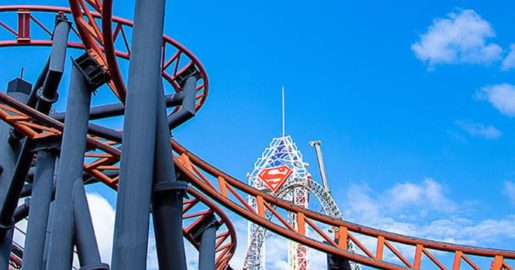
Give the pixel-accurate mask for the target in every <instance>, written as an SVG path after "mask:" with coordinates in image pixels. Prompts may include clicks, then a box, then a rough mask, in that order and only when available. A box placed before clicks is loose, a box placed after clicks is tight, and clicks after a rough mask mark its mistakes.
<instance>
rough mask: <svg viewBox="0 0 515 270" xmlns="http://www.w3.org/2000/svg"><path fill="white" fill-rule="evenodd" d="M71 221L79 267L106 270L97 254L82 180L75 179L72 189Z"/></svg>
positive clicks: (106, 267) (105, 265)
mask: <svg viewBox="0 0 515 270" xmlns="http://www.w3.org/2000/svg"><path fill="white" fill-rule="evenodd" d="M73 219H74V220H73V224H74V229H75V234H74V235H75V243H76V245H77V253H78V255H79V262H80V266H81V267H82V268H84V269H97V270H101V269H102V270H108V269H109V266H108V265H107V264H103V263H102V260H101V259H100V253H99V252H98V244H97V238H96V237H95V230H94V228H93V223H92V221H91V215H90V212H89V205H88V200H87V198H86V191H85V190H84V183H83V182H82V178H78V179H76V180H75V185H74V187H73Z"/></svg>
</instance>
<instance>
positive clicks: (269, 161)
mask: <svg viewBox="0 0 515 270" xmlns="http://www.w3.org/2000/svg"><path fill="white" fill-rule="evenodd" d="M248 181H249V185H251V186H253V187H255V188H256V189H258V190H261V191H264V192H267V193H270V194H272V195H273V196H275V197H277V198H280V199H283V200H287V201H290V202H292V203H293V204H295V205H297V206H299V207H301V208H303V209H308V208H309V202H310V197H311V196H312V195H313V196H314V199H315V200H316V201H318V203H319V205H320V207H321V211H322V212H323V213H324V214H325V215H328V216H331V217H335V218H338V219H342V220H343V214H342V212H341V211H340V209H339V208H338V205H337V204H336V202H335V201H334V199H333V198H332V197H331V194H330V193H329V191H328V190H327V188H325V187H324V186H323V185H322V184H321V183H318V182H316V181H315V180H313V179H312V177H311V174H310V173H309V171H308V164H307V163H305V162H303V160H302V154H301V153H300V151H299V150H298V148H297V146H296V145H295V143H294V142H293V140H292V138H291V137H290V136H283V137H279V138H274V139H273V140H272V142H271V143H270V146H269V147H268V148H266V149H265V151H264V152H263V154H262V155H261V157H260V158H259V159H258V160H257V161H256V163H255V164H254V169H253V171H252V173H250V174H249V176H248ZM248 202H249V204H250V205H251V206H252V207H253V208H254V209H256V210H257V208H258V202H257V201H256V198H255V197H252V196H249V198H248ZM265 214H266V217H267V218H268V219H269V220H271V219H272V216H273V214H272V212H271V211H267V212H266V213H265ZM288 219H289V222H290V224H292V225H293V227H294V228H295V229H296V230H297V231H303V232H304V235H306V236H307V235H308V229H307V228H306V225H305V224H304V227H303V228H299V223H298V222H297V216H296V215H294V214H291V213H290V214H288ZM299 229H300V230H299ZM326 229H327V230H334V229H336V228H326ZM266 236H267V232H266V230H265V229H264V228H262V227H260V226H258V225H256V224H254V223H252V222H249V223H248V249H247V254H246V256H245V262H244V266H243V269H245V270H264V269H265V265H266V261H265V258H266V250H265V240H266ZM348 245H349V250H350V251H351V252H354V247H353V245H352V243H348ZM288 264H289V269H291V270H307V269H309V262H308V249H307V247H306V246H303V245H300V244H298V243H296V242H293V241H291V242H289V248H288ZM350 267H351V269H353V270H360V266H359V265H358V264H356V263H354V262H351V265H350Z"/></svg>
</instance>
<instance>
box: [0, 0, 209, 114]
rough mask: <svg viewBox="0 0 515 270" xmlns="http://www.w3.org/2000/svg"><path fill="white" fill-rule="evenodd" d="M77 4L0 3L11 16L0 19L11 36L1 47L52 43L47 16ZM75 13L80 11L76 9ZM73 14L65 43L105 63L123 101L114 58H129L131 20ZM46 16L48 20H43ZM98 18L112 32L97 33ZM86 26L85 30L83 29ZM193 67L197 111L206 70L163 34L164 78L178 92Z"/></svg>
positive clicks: (0, 10)
mask: <svg viewBox="0 0 515 270" xmlns="http://www.w3.org/2000/svg"><path fill="white" fill-rule="evenodd" d="M106 2H107V1H106ZM76 5H78V4H74V5H72V9H70V8H65V7H50V6H25V5H16V6H0V13H8V14H5V15H6V16H11V17H12V18H13V20H10V21H0V30H2V29H3V30H5V31H7V32H9V33H11V34H12V35H13V38H12V39H7V40H1V39H0V47H13V46H51V45H52V40H51V38H52V32H51V30H50V29H52V26H48V25H45V23H46V21H48V18H49V15H50V16H52V15H55V14H58V13H64V14H71V12H72V11H73V10H74V9H73V7H75V6H76ZM84 5H85V4H82V5H80V6H84ZM108 10H109V9H105V10H101V9H98V11H102V12H103V13H107V11H108ZM78 12H81V11H80V10H79V11H78ZM75 14H76V13H74V14H73V16H74V18H75V19H76V20H77V21H78V22H77V26H75V27H73V26H72V33H73V34H74V35H75V37H73V36H72V37H71V38H70V40H71V41H70V42H69V44H68V46H69V47H71V48H76V49H81V48H85V49H86V50H87V51H88V53H89V54H91V55H92V56H93V57H95V59H97V61H99V63H101V64H102V65H104V67H105V68H106V70H108V71H109V74H110V78H111V79H110V82H109V86H110V87H111V89H112V90H113V92H114V93H115V95H116V96H117V97H118V98H120V100H121V101H122V102H123V101H124V100H125V92H126V90H125V84H124V82H123V79H122V75H121V73H120V70H119V68H118V62H117V58H119V59H125V60H130V56H131V50H130V44H129V40H128V36H129V34H130V31H131V29H132V26H133V23H132V22H131V21H129V20H125V19H122V18H117V17H111V16H110V14H109V17H107V18H106V17H102V16H101V14H100V13H98V12H97V8H96V9H94V11H92V12H89V11H88V12H86V11H84V13H79V14H85V16H86V15H87V18H88V19H90V20H88V21H86V20H85V19H84V18H83V17H82V16H80V17H79V16H76V15H75ZM40 17H41V18H40ZM45 17H46V18H45ZM45 19H47V20H46V21H45ZM98 20H101V21H102V23H103V24H104V25H105V27H104V29H106V28H107V29H111V27H108V26H114V27H113V29H114V31H113V32H112V34H111V32H110V31H108V32H106V33H102V32H100V33H97V31H100V30H99V29H100V27H99V26H98V25H97V22H98ZM15 29H17V30H15ZM85 29H88V30H87V31H86V30H85ZM94 29H96V30H94ZM92 32H94V33H95V34H93V33H92ZM84 36H85V37H84ZM104 36H105V37H104ZM83 42H84V43H83ZM104 52H105V54H104ZM192 67H193V68H194V69H196V70H197V71H198V72H199V74H200V79H199V82H198V84H197V88H196V90H197V95H196V109H197V111H198V110H199V109H200V108H201V107H202V105H203V104H204V102H205V100H206V98H207V95H208V91H209V81H208V78H207V73H206V71H205V69H204V67H203V66H202V64H201V63H200V61H199V60H198V59H197V58H196V57H195V56H194V55H193V53H191V52H190V51H188V50H187V49H186V48H185V47H184V46H183V45H181V44H180V43H179V42H177V41H175V40H174V39H172V38H171V37H168V36H163V57H162V70H163V78H164V79H165V81H167V82H168V84H169V85H170V86H171V87H172V88H173V89H174V90H175V91H181V88H180V86H179V85H178V84H177V82H176V79H177V77H178V76H180V75H181V74H182V73H183V72H185V71H187V70H188V69H189V68H192Z"/></svg>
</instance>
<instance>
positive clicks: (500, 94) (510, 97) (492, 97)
mask: <svg viewBox="0 0 515 270" xmlns="http://www.w3.org/2000/svg"><path fill="white" fill-rule="evenodd" d="M478 97H479V98H480V99H484V100H487V101H489V102H490V103H491V104H492V106H494V107H495V108H497V109H498V110H499V111H500V112H501V113H503V114H505V115H508V116H511V117H513V116H515V86H514V85H511V84H507V83H503V84H496V85H490V86H486V87H483V88H482V89H481V91H479V93H478Z"/></svg>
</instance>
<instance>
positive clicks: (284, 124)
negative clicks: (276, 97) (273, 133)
mask: <svg viewBox="0 0 515 270" xmlns="http://www.w3.org/2000/svg"><path fill="white" fill-rule="evenodd" d="M284 107H285V105H284V85H283V88H282V114H283V137H284V136H286V127H285V126H286V123H285V122H286V120H285V116H284V110H285V109H284Z"/></svg>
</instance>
